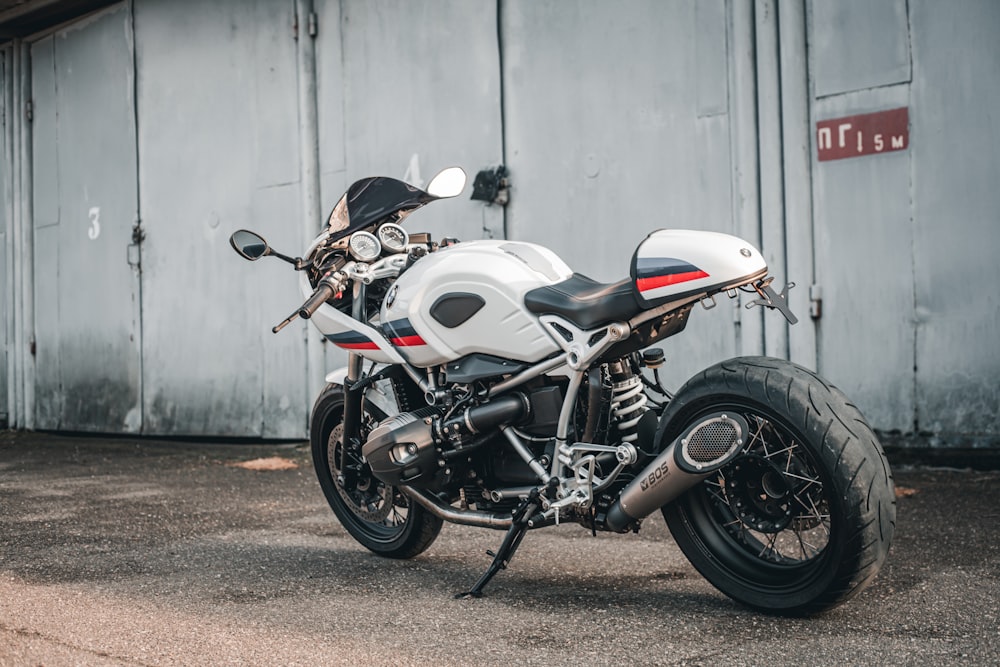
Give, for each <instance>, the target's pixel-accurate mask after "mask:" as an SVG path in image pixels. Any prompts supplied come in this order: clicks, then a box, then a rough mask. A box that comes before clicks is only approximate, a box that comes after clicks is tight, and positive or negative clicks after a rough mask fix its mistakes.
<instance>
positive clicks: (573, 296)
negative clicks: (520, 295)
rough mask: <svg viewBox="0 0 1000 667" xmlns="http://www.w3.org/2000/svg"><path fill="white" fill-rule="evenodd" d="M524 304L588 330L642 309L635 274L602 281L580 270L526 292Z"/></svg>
mask: <svg viewBox="0 0 1000 667" xmlns="http://www.w3.org/2000/svg"><path fill="white" fill-rule="evenodd" d="M524 305H525V306H526V307H527V309H528V310H530V311H531V312H533V313H536V314H538V315H545V314H553V315H561V316H562V317H565V318H566V319H567V320H569V321H570V322H572V323H573V324H575V325H576V326H578V327H580V328H581V329H584V330H587V329H593V328H594V327H596V326H598V325H599V324H604V323H606V322H614V321H621V320H627V319H629V318H631V317H632V316H633V315H635V314H637V313H638V312H639V311H640V310H642V306H640V305H639V303H638V302H637V301H636V299H635V290H634V289H633V287H632V279H631V278H623V279H622V280H619V281H618V282H616V283H599V282H597V281H596V280H591V279H590V278H588V277H587V276H584V275H581V274H579V273H574V274H573V275H572V276H570V277H569V278H567V279H566V280H564V281H562V282H561V283H556V284H555V285H546V286H545V287H538V288H536V289H533V290H531V291H530V292H528V293H527V294H525V295H524Z"/></svg>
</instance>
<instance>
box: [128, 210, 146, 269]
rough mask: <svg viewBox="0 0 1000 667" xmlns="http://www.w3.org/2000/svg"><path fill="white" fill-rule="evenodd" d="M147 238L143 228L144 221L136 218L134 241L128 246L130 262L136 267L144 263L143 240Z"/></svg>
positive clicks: (133, 229)
mask: <svg viewBox="0 0 1000 667" xmlns="http://www.w3.org/2000/svg"><path fill="white" fill-rule="evenodd" d="M144 240H146V232H145V231H144V230H143V229H142V221H140V220H139V218H136V219H135V224H133V225H132V243H130V244H129V246H128V263H129V265H131V266H134V267H136V268H141V265H142V252H141V249H142V242H143V241H144Z"/></svg>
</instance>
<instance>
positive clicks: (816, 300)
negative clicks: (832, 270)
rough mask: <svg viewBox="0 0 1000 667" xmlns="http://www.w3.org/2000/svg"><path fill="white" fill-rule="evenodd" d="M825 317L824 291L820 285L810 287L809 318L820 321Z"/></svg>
mask: <svg viewBox="0 0 1000 667" xmlns="http://www.w3.org/2000/svg"><path fill="white" fill-rule="evenodd" d="M822 316H823V290H822V289H821V288H820V286H819V285H810V286H809V317H811V318H812V319H814V320H818V319H819V318H821V317H822Z"/></svg>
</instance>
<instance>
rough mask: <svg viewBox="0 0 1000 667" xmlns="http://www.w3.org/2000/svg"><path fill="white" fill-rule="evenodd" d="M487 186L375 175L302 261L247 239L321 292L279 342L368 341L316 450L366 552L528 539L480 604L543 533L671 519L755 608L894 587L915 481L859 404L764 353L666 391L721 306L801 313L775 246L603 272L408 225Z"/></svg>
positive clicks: (540, 251) (242, 247) (333, 384)
mask: <svg viewBox="0 0 1000 667" xmlns="http://www.w3.org/2000/svg"><path fill="white" fill-rule="evenodd" d="M465 180H466V177H465V173H464V172H463V171H462V170H461V169H460V168H457V167H453V168H450V169H446V170H444V171H443V172H441V173H440V174H438V175H437V176H435V177H434V179H433V180H432V181H431V182H430V184H429V185H428V187H427V189H426V190H421V189H418V188H415V187H413V186H410V185H407V184H406V183H403V182H402V181H399V180H396V179H393V178H386V177H375V178H366V179H363V180H360V181H358V182H356V183H354V184H353V185H352V186H351V187H350V188H349V189H348V191H347V193H346V194H345V195H344V196H343V197H342V198H341V199H340V201H339V202H338V203H337V205H336V207H335V208H334V209H333V212H332V213H331V215H330V218H329V220H328V222H327V223H326V224H325V226H324V227H323V230H322V233H321V234H320V235H319V236H318V237H316V239H315V240H314V241H313V242H312V244H310V246H309V247H308V248H307V249H306V252H305V255H304V256H303V257H301V258H292V257H288V256H285V255H282V254H280V253H278V252H275V251H274V250H272V249H271V248H270V247H269V246H268V244H267V243H266V241H265V240H264V239H263V238H261V237H260V236H259V235H257V234H255V233H253V232H249V231H246V230H240V231H237V232H236V233H234V234H233V235H232V238H231V243H232V246H233V248H234V249H235V250H236V251H237V252H238V253H239V254H240V255H241V256H243V257H245V258H246V259H249V260H256V259H259V258H261V257H264V256H267V255H271V256H275V257H278V258H280V259H283V260H285V261H287V262H290V263H291V264H293V265H294V267H295V269H296V270H298V271H300V277H301V278H300V286H301V289H302V293H303V295H304V296H305V297H306V300H305V303H303V304H302V306H301V307H300V308H299V309H298V310H296V311H295V312H294V313H293V314H292V315H291V316H289V317H288V318H287V319H286V320H285V321H284V322H282V323H281V324H279V325H278V326H276V327H275V328H274V331H275V332H277V331H279V330H280V329H281V328H282V327H284V326H285V325H286V324H288V323H289V322H291V321H292V320H294V319H295V318H296V317H301V318H311V320H312V322H313V323H314V324H315V325H316V326H317V327H318V328H319V330H320V331H321V332H322V333H323V335H324V336H325V337H326V339H327V340H329V341H330V342H331V343H332V344H334V345H337V346H338V347H341V348H343V349H345V350H348V351H349V357H348V359H349V361H348V366H347V367H346V368H345V369H341V370H340V371H337V372H334V373H332V374H331V375H330V376H328V378H327V380H328V382H329V384H328V385H327V387H326V389H325V390H324V391H323V392H322V393H321V394H320V396H319V397H318V398H317V400H316V403H315V406H314V407H313V412H312V417H311V429H310V430H311V432H310V439H311V444H312V454H313V460H314V463H315V467H316V472H317V474H318V476H319V481H320V485H321V486H322V488H323V492H324V494H325V495H326V498H327V500H328V501H329V503H330V506H331V507H332V508H333V511H334V513H335V514H336V515H337V517H338V518H339V519H340V521H341V523H343V525H344V527H345V528H346V529H347V531H348V532H349V533H350V534H351V535H352V536H353V537H354V538H355V539H356V540H357V541H358V542H360V543H361V544H363V545H364V546H365V547H367V548H368V549H370V550H371V551H373V552H375V553H377V554H379V555H382V556H387V557H391V558H411V557H413V556H416V555H417V554H419V553H421V552H422V551H424V550H425V549H427V548H428V547H429V546H430V545H431V543H432V542H433V541H434V539H435V538H436V537H437V535H438V533H439V531H440V530H441V526H442V522H443V521H449V522H453V523H458V524H465V525H471V526H481V527H485V528H495V529H502V530H506V536H505V538H504V539H503V542H502V544H501V546H500V548H499V549H498V550H497V552H496V554H491V555H493V556H494V557H493V561H492V563H491V565H490V566H489V568H488V569H487V570H486V572H485V573H484V574H483V575H482V577H481V578H480V579H479V581H477V582H476V583H475V585H473V586H472V587H471V588H470V589H469V590H468V591H467V592H465V593H462V594H460V595H467V596H475V597H478V596H480V595H481V594H482V591H483V587H484V586H485V585H486V584H487V583H488V582H489V581H490V579H492V577H493V576H494V575H495V574H496V573H497V572H499V571H500V570H501V569H503V568H505V567H506V566H507V564H508V562H509V561H510V559H511V557H512V556H513V554H514V552H515V550H516V549H517V548H518V546H519V545H520V543H521V540H522V539H523V537H524V536H525V534H526V533H527V531H528V530H530V529H536V528H542V527H546V526H551V525H555V524H559V523H562V522H577V523H579V524H581V525H583V526H584V527H585V528H586V529H588V530H589V531H592V532H593V533H594V534H596V532H597V531H610V532H613V533H625V532H629V531H638V530H639V528H640V526H641V524H642V522H643V520H644V519H646V518H647V517H648V516H649V515H650V514H652V513H653V512H655V511H656V510H660V511H661V512H662V514H663V516H664V518H665V519H666V522H667V525H668V526H669V528H670V531H671V533H672V534H673V536H674V538H675V540H676V541H677V544H678V545H679V546H680V548H681V550H682V551H683V552H684V554H685V555H686V556H687V558H688V559H690V561H691V563H692V564H693V565H694V566H695V568H697V569H698V571H699V572H701V573H702V575H704V576H705V578H706V579H708V581H709V582H711V583H712V584H713V585H714V586H716V587H717V588H718V589H719V590H721V591H722V592H723V593H725V594H727V595H729V596H730V597H732V598H734V599H735V600H738V601H740V602H742V603H744V604H746V605H749V606H752V607H755V608H758V609H762V610H766V611H770V612H775V613H785V614H791V613H796V614H809V613H815V612H818V611H821V610H824V609H828V608H831V607H833V606H835V605H838V604H840V603H842V602H844V601H846V600H847V599H849V598H851V597H852V596H854V595H856V594H857V593H858V592H859V591H861V590H862V589H863V588H864V587H865V586H866V585H868V584H869V583H870V582H871V581H872V579H873V578H874V576H875V574H876V573H877V572H878V570H879V568H880V567H881V566H882V564H883V562H884V561H885V558H886V555H887V552H888V550H889V545H890V542H891V540H892V535H893V530H894V526H895V514H896V510H895V493H894V488H893V481H892V474H891V472H890V469H889V465H888V463H887V462H886V459H885V455H884V453H883V451H882V448H881V446H880V445H879V442H878V440H877V439H876V437H875V435H874V434H873V432H872V430H871V428H870V427H869V426H868V424H867V423H866V422H865V419H864V417H863V416H862V415H861V413H860V412H859V411H858V409H857V408H856V407H854V406H853V405H852V404H851V403H850V402H849V401H848V400H847V399H846V398H845V397H844V396H843V394H841V393H840V392H839V391H838V390H837V389H836V388H834V387H833V386H831V385H830V384H828V383H827V382H825V381H824V380H823V379H822V378H820V377H818V376H817V375H816V374H815V373H812V372H811V371H808V370H806V369H805V368H802V367H800V366H797V365H795V364H792V363H790V362H787V361H783V360H780V359H771V358H766V357H744V358H737V359H730V360H728V361H723V362H721V363H719V364H716V365H714V366H712V367H710V368H708V369H706V370H704V371H702V372H700V373H698V374H697V375H695V376H694V377H692V378H691V379H689V380H688V381H687V382H686V383H685V384H684V385H683V386H682V387H681V388H680V389H679V390H678V391H677V392H676V393H675V394H672V393H671V392H669V391H668V390H667V389H665V388H664V387H663V386H662V385H661V383H660V378H659V372H658V368H659V367H660V366H661V365H662V363H663V359H664V355H663V351H662V350H661V349H660V348H658V347H652V346H654V345H658V344H660V343H663V342H665V341H666V339H667V338H669V337H670V336H673V335H675V334H678V333H680V332H681V331H683V330H684V327H685V324H686V323H687V319H688V317H689V316H690V314H691V312H692V308H693V307H694V305H695V304H698V303H699V302H701V301H705V300H710V299H712V298H713V297H714V296H716V295H723V294H724V295H728V296H729V297H736V296H737V295H738V293H739V292H740V291H743V292H747V293H750V294H752V295H753V297H754V298H753V300H752V301H750V302H749V303H748V304H747V305H748V307H750V306H754V305H760V306H764V307H766V308H769V309H774V310H778V311H779V312H780V313H782V314H783V315H784V316H785V317H786V318H787V319H788V320H789V322H791V323H793V324H794V323H795V318H794V316H793V315H792V314H791V312H790V311H789V310H788V307H787V304H786V299H785V297H786V293H787V289H788V287H786V288H785V289H783V290H782V291H781V292H780V293H779V292H776V291H775V290H774V289H773V288H772V286H771V283H772V279H771V278H770V277H768V275H767V274H768V270H767V266H766V264H765V262H764V259H763V257H762V256H761V254H760V252H758V250H757V249H755V248H754V247H753V246H752V245H750V244H749V243H747V242H745V241H743V240H741V239H739V238H736V237H733V236H728V235H725V234H717V233H711V232H702V231H682V230H659V231H654V232H652V233H651V234H650V235H649V236H647V237H646V239H645V240H644V241H643V242H642V243H641V244H639V247H638V248H636V250H635V253H634V254H633V255H632V259H631V264H630V267H629V274H628V276H627V277H625V278H623V279H622V280H619V281H618V282H614V283H607V284H605V283H599V282H595V281H593V280H591V279H590V278H587V277H585V276H583V275H581V274H579V273H574V272H573V271H572V270H571V269H570V268H569V267H568V266H567V265H566V264H565V263H564V262H563V261H562V260H560V259H559V257H558V256H556V255H555V253H553V252H552V251H550V250H548V249H546V248H543V247H541V246H538V245H535V244H532V243H525V242H520V241H504V240H477V241H466V242H458V241H457V240H455V239H448V238H445V239H442V240H441V241H440V242H439V243H435V242H434V241H432V240H431V238H430V237H429V235H427V234H408V233H407V231H406V230H405V229H404V228H403V227H402V226H401V223H402V222H403V221H404V219H405V218H406V217H407V216H408V215H409V214H410V213H412V212H413V211H415V210H416V209H418V208H420V207H422V206H424V205H425V204H428V203H430V202H432V201H435V200H437V199H441V198H447V197H454V196H456V195H458V194H460V192H461V191H462V189H463V188H464V186H465ZM623 271H624V266H623ZM790 286H791V285H789V287H790ZM365 362H369V363H367V364H366V363H365ZM553 557H554V558H558V557H559V556H558V554H555V555H554V556H553Z"/></svg>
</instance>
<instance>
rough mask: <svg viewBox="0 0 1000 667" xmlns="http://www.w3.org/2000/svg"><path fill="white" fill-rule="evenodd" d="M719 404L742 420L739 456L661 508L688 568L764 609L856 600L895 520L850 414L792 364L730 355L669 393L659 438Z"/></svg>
mask: <svg viewBox="0 0 1000 667" xmlns="http://www.w3.org/2000/svg"><path fill="white" fill-rule="evenodd" d="M719 410H725V411H737V412H739V413H740V414H741V415H742V416H743V417H744V419H746V421H747V423H748V424H749V425H750V434H749V437H748V438H747V442H746V443H745V445H744V447H743V450H742V451H741V454H740V455H739V456H738V457H737V458H736V459H735V460H733V461H732V462H731V463H729V464H728V465H726V466H725V467H723V468H722V469H721V470H719V471H717V472H716V473H714V474H712V475H711V476H710V477H708V478H707V479H705V480H704V481H703V482H701V483H700V484H699V485H697V486H695V487H694V488H692V489H691V490H690V491H688V492H687V493H686V494H684V495H683V496H681V497H680V498H678V499H677V500H676V501H675V502H673V503H671V504H669V505H667V506H665V507H664V508H663V510H662V511H663V515H664V517H665V519H666V521H667V525H668V526H669V528H670V532H671V533H672V534H673V536H674V539H675V540H676V542H677V544H678V546H679V547H680V548H681V550H682V551H683V552H684V554H685V555H686V556H687V558H688V559H689V560H690V561H691V563H692V565H694V566H695V568H696V569H697V570H698V571H699V572H700V573H701V574H702V575H703V576H704V577H705V578H706V579H707V580H708V581H709V582H710V583H711V584H712V585H714V586H715V587H716V588H718V589H719V590H720V591H722V592H723V593H725V594H726V595H728V596H730V597H732V598H733V599H735V600H737V601H739V602H742V603H743V604H746V605H749V606H751V607H754V608H757V609H761V610H764V611H768V612H772V613H780V614H796V615H798V614H812V613H817V612H820V611H824V610H826V609H830V608H832V607H834V606H837V605H839V604H842V603H843V602H845V601H847V600H849V599H850V598H852V597H854V596H855V595H857V594H858V593H859V592H860V591H861V590H863V589H864V588H865V587H866V586H867V585H868V584H869V583H871V581H872V580H873V579H874V577H875V575H876V573H877V572H878V571H879V569H880V567H881V566H882V563H883V562H884V561H885V558H886V555H887V554H888V551H889V545H890V543H891V542H892V536H893V532H894V529H895V522H896V498H895V489H894V486H893V481H892V473H891V471H890V469H889V464H888V462H887V461H886V458H885V454H884V453H883V451H882V447H881V446H880V445H879V442H878V440H877V438H876V437H875V434H874V433H873V432H872V430H871V428H870V427H869V426H868V424H867V423H866V422H865V419H864V417H863V416H862V415H861V413H860V411H859V410H858V409H857V408H856V407H855V406H853V405H852V404H850V403H849V402H848V401H847V399H846V398H845V397H844V395H843V394H841V393H840V391H838V390H837V389H836V388H835V387H833V386H832V385H830V384H828V383H826V382H825V381H824V380H822V379H821V378H819V377H818V376H817V375H815V374H813V373H811V372H809V371H807V370H806V369H804V368H802V367H800V366H797V365H795V364H792V363H790V362H787V361H782V360H778V359H770V358H765V357H748V358H740V359H732V360H730V361H726V362H723V363H721V364H717V365H716V366H713V367H711V368H709V369H707V370H705V371H703V372H702V373H700V374H699V375H697V376H695V377H694V378H692V379H691V380H689V381H688V382H687V383H686V384H685V385H684V386H683V387H682V388H681V389H680V390H679V391H678V392H677V395H676V396H675V397H674V399H673V400H672V401H671V402H670V404H669V405H668V406H667V409H666V410H665V411H664V414H663V417H662V420H661V422H660V423H661V424H663V427H662V433H660V434H659V437H660V438H661V439H660V440H659V441H660V442H667V443H668V442H672V440H673V439H674V438H676V437H677V435H679V433H681V432H682V430H683V429H684V427H685V426H686V425H689V424H691V423H693V422H695V421H696V420H698V419H699V418H700V417H701V415H704V414H708V413H712V412H717V411H719Z"/></svg>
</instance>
